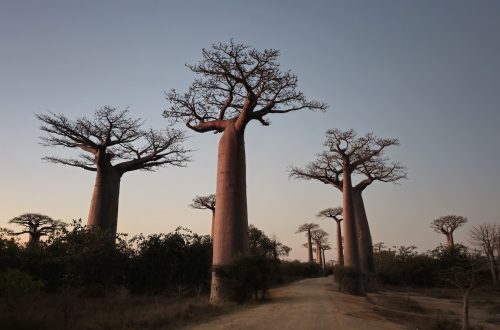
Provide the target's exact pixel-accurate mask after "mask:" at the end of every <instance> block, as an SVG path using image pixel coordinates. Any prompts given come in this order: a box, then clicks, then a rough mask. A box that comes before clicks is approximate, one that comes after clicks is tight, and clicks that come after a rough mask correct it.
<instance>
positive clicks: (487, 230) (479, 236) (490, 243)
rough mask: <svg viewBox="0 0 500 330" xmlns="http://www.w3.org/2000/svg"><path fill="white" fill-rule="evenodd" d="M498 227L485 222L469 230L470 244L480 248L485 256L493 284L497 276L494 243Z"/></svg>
mask: <svg viewBox="0 0 500 330" xmlns="http://www.w3.org/2000/svg"><path fill="white" fill-rule="evenodd" d="M499 230H500V227H498V226H497V225H496V224H491V223H486V224H482V225H479V226H474V227H473V228H472V230H471V231H470V238H471V241H472V244H474V245H476V246H478V247H479V248H481V250H482V251H483V253H484V254H485V256H486V260H487V261H488V265H489V267H490V272H491V281H492V283H493V285H496V284H497V282H498V278H497V275H498V274H497V267H498V266H499V265H498V264H497V260H496V259H495V243H496V241H497V240H498V236H497V235H499Z"/></svg>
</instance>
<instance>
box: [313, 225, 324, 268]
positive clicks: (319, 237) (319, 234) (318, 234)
mask: <svg viewBox="0 0 500 330" xmlns="http://www.w3.org/2000/svg"><path fill="white" fill-rule="evenodd" d="M327 237H328V233H327V232H326V231H324V230H323V229H315V230H313V231H312V232H311V238H312V240H313V241H314V244H316V261H317V262H318V264H319V265H320V266H321V267H323V254H322V250H321V247H322V245H323V244H328V243H327Z"/></svg>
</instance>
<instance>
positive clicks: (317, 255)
mask: <svg viewBox="0 0 500 330" xmlns="http://www.w3.org/2000/svg"><path fill="white" fill-rule="evenodd" d="M316 261H317V262H318V265H319V266H320V267H323V258H321V246H320V245H319V242H316Z"/></svg>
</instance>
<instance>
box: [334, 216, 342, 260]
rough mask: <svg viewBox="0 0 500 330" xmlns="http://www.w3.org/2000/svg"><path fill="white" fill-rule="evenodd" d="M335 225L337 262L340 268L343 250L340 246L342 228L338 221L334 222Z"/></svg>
mask: <svg viewBox="0 0 500 330" xmlns="http://www.w3.org/2000/svg"><path fill="white" fill-rule="evenodd" d="M335 222H336V223H337V262H338V263H339V265H340V266H344V248H343V246H342V226H341V225H340V221H335Z"/></svg>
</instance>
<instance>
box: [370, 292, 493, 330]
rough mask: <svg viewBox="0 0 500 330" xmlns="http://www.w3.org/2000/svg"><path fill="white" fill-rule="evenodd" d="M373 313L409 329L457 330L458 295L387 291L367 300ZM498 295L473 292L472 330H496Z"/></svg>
mask: <svg viewBox="0 0 500 330" xmlns="http://www.w3.org/2000/svg"><path fill="white" fill-rule="evenodd" d="M370 301H371V302H373V303H374V304H375V306H374V307H373V309H374V311H375V312H376V313H378V314H380V315H382V316H384V317H386V318H389V319H392V320H394V321H397V322H400V323H402V324H405V325H407V326H408V327H410V328H412V329H444V330H446V329H460V327H461V319H460V318H461V308H462V298H461V292H460V291H459V290H456V289H455V290H454V289H433V290H428V289H426V290H412V291H411V292H409V291H401V290H395V291H388V292H383V293H380V294H373V295H371V296H370ZM499 312H500V295H498V292H496V290H477V291H475V292H474V291H473V295H472V297H471V302H470V322H471V325H472V327H473V328H472V329H498V327H499V326H500V313H499Z"/></svg>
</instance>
